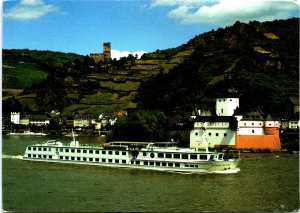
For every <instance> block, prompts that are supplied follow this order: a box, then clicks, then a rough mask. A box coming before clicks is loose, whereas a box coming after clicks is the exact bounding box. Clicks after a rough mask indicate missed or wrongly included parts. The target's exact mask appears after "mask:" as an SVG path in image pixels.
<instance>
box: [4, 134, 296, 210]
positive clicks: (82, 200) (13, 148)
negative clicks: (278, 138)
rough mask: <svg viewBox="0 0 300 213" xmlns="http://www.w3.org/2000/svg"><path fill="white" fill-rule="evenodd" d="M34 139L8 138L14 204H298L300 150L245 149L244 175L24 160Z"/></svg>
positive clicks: (7, 179)
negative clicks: (255, 151) (250, 151)
mask: <svg viewBox="0 0 300 213" xmlns="http://www.w3.org/2000/svg"><path fill="white" fill-rule="evenodd" d="M30 143H31V139H22V140H20V139H19V138H15V139H12V138H4V141H3V153H5V154H4V155H3V158H2V166H3V184H2V186H3V208H4V210H8V211H23V212H24V211H39V212H53V211H59V212H62V211H66V212H74V211H76V212H78V211H81V212H86V211H96V212H100V211H114V212H120V211H131V212H132V211H135V212H141V211H282V212H286V211H293V210H298V209H299V191H298V189H299V162H298V155H288V154H275V153H274V154H273V153H271V154H244V155H243V154H242V155H241V157H242V162H241V165H240V167H241V172H240V173H238V174H230V175H228V174H227V175H222V174H202V175H196V174H189V175H187V174H177V173H167V172H158V171H143V170H134V169H116V168H105V167H97V166H85V165H70V164H55V163H44V162H29V161H22V160H19V159H20V157H21V154H23V152H24V150H25V147H26V145H27V144H30Z"/></svg>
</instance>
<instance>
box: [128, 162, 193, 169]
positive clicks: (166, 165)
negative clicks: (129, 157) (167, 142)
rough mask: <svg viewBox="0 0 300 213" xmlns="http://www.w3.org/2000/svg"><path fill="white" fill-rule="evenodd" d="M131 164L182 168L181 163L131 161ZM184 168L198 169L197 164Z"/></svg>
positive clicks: (185, 165) (187, 165) (186, 165)
mask: <svg viewBox="0 0 300 213" xmlns="http://www.w3.org/2000/svg"><path fill="white" fill-rule="evenodd" d="M131 164H135V165H144V166H163V167H180V163H166V162H153V161H149V162H148V161H131ZM184 167H196V168H197V167H198V165H195V164H184Z"/></svg>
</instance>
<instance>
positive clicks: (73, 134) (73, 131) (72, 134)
mask: <svg viewBox="0 0 300 213" xmlns="http://www.w3.org/2000/svg"><path fill="white" fill-rule="evenodd" d="M72 137H73V142H74V143H75V144H76V141H75V136H74V131H73V128H72Z"/></svg>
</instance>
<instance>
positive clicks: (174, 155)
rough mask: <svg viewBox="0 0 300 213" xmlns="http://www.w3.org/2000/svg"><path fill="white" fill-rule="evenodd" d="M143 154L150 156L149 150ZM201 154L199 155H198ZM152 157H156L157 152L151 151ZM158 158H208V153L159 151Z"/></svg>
mask: <svg viewBox="0 0 300 213" xmlns="http://www.w3.org/2000/svg"><path fill="white" fill-rule="evenodd" d="M143 156H144V157H145V156H148V153H147V152H143ZM198 156H199V157H198ZM150 157H151V158H154V157H155V154H154V153H150ZM157 157H158V158H172V159H192V160H198V159H199V160H207V155H197V154H179V153H160V152H159V153H157Z"/></svg>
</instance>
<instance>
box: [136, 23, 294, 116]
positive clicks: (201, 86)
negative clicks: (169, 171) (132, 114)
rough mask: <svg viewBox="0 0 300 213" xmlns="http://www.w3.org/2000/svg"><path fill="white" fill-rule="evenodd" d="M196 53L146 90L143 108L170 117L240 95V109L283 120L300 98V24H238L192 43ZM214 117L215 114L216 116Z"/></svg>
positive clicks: (150, 82)
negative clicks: (289, 104) (288, 105)
mask: <svg viewBox="0 0 300 213" xmlns="http://www.w3.org/2000/svg"><path fill="white" fill-rule="evenodd" d="M186 45H187V46H194V47H195V51H194V52H193V54H192V55H191V56H190V57H189V58H188V59H187V60H185V61H184V62H183V63H182V64H180V65H179V66H178V67H176V68H174V69H173V70H171V71H170V72H169V73H167V74H165V73H160V74H159V75H156V76H153V77H151V78H149V79H147V80H146V81H144V83H143V84H142V85H141V89H140V92H139V95H138V98H139V103H141V104H142V107H144V108H150V109H159V110H162V111H164V112H166V113H167V114H168V115H170V116H174V115H176V114H178V113H182V112H185V113H186V114H188V113H190V112H191V110H192V109H193V108H195V107H197V108H198V109H204V110H207V109H213V107H214V102H213V101H212V99H213V98H216V97H225V96H227V95H229V94H228V91H235V93H234V94H232V93H231V94H230V95H234V96H237V97H239V98H240V109H241V110H243V111H244V112H245V111H249V110H253V109H257V108H260V109H261V110H262V111H263V112H264V113H265V114H267V113H272V114H276V115H280V113H281V104H282V102H283V100H284V99H285V98H287V97H289V96H297V97H298V96H299V19H297V18H294V19H289V20H275V21H273V22H264V23H260V22H257V21H253V22H250V23H248V24H245V23H240V22H236V23H235V24H234V25H233V26H231V27H226V28H225V29H218V30H216V31H211V32H208V33H205V34H202V35H199V36H196V37H195V38H193V39H192V40H190V41H189V42H188V43H187V44H186ZM212 112H213V111H212Z"/></svg>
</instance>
